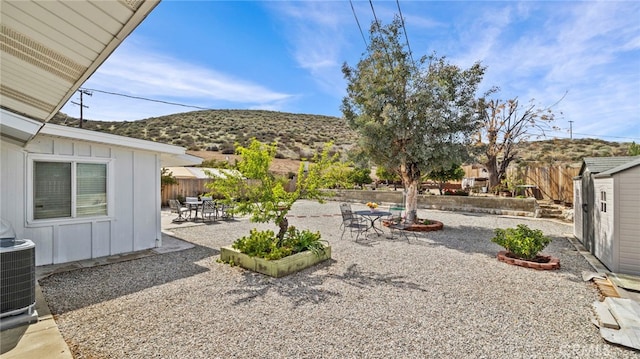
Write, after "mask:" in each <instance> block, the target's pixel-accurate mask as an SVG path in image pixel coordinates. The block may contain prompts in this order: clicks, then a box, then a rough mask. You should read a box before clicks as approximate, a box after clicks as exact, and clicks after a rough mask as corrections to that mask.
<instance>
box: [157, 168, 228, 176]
mask: <svg viewBox="0 0 640 359" xmlns="http://www.w3.org/2000/svg"><path fill="white" fill-rule="evenodd" d="M165 168H166V169H167V170H169V171H170V172H171V175H172V176H173V177H175V178H198V179H206V178H211V177H209V176H207V174H206V172H209V173H211V174H212V175H213V176H214V177H224V176H225V175H226V174H227V173H234V174H236V175H239V174H240V172H238V171H237V170H230V169H220V168H206V167H165Z"/></svg>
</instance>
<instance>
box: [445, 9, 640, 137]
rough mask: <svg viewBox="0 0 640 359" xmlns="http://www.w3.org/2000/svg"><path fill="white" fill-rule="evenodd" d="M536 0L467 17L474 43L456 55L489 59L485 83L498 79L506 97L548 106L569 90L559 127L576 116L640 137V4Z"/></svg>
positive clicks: (597, 131) (583, 122)
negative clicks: (471, 19)
mask: <svg viewBox="0 0 640 359" xmlns="http://www.w3.org/2000/svg"><path fill="white" fill-rule="evenodd" d="M530 5H531V6H530V7H528V8H526V9H524V8H521V7H519V8H517V9H516V11H514V9H515V8H516V7H518V6H520V5H519V4H518V5H514V6H513V7H510V8H501V11H497V9H494V8H492V7H489V8H486V9H485V12H484V13H481V14H480V15H479V16H478V19H477V20H476V22H474V23H472V24H466V28H468V29H469V32H465V33H462V34H461V39H462V40H463V41H465V42H467V43H468V44H469V48H468V50H467V51H465V52H461V53H459V54H457V55H456V62H457V63H461V64H465V65H466V66H468V63H471V61H474V60H479V59H482V60H483V64H484V65H487V66H488V69H487V74H486V76H485V83H484V84H483V85H484V86H485V87H486V88H488V87H489V86H491V85H497V86H500V87H501V88H502V91H501V92H500V93H499V94H498V95H497V96H498V97H501V98H510V97H515V96H518V97H519V98H520V99H521V100H523V101H526V100H529V99H531V98H535V100H536V103H540V104H541V105H542V106H549V105H552V104H553V103H555V102H556V101H558V100H559V99H560V98H561V97H562V96H563V94H564V93H565V92H567V91H568V94H567V96H566V97H565V98H564V99H563V100H562V101H561V102H560V103H559V104H558V105H557V107H556V109H557V111H562V112H563V113H564V115H563V117H560V118H559V120H557V121H556V122H557V123H556V125H558V126H561V127H563V128H566V129H568V127H569V126H568V121H569V120H572V121H574V123H573V126H574V132H575V133H582V134H585V135H590V136H591V137H606V136H616V135H617V136H620V134H624V136H628V137H629V138H631V139H633V138H635V139H638V138H640V128H639V127H640V125H639V123H640V71H639V70H640V53H639V52H638V49H639V48H640V47H639V46H638V45H639V44H640V40H639V38H640V22H638V21H637V20H638V15H639V14H640V6H639V5H638V3H632V2H606V3H598V2H580V3H574V2H566V3H532V4H530ZM496 7H497V6H496ZM490 14H492V15H491V16H490ZM540 19H545V20H544V21H542V22H541V20H540ZM474 40H475V41H474ZM567 135H568V134H567ZM583 137H586V136H583ZM610 140H615V138H610ZM621 140H624V139H621Z"/></svg>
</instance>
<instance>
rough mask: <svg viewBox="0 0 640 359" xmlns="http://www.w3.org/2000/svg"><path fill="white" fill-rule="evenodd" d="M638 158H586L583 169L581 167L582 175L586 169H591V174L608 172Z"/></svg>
mask: <svg viewBox="0 0 640 359" xmlns="http://www.w3.org/2000/svg"><path fill="white" fill-rule="evenodd" d="M637 158H638V157H635V156H619V157H585V158H584V159H583V162H582V167H580V175H582V174H583V173H584V171H585V170H586V169H589V172H591V173H600V172H604V171H608V170H610V169H612V168H615V167H618V166H621V165H623V164H625V163H627V162H630V161H633V160H635V159H637Z"/></svg>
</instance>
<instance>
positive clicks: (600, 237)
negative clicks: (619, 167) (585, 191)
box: [593, 178, 617, 271]
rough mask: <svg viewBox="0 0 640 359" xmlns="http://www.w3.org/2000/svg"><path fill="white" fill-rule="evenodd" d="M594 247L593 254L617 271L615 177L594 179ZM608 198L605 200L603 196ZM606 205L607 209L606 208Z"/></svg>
mask: <svg viewBox="0 0 640 359" xmlns="http://www.w3.org/2000/svg"><path fill="white" fill-rule="evenodd" d="M593 184H594V188H595V191H594V195H595V196H594V197H595V201H593V203H594V204H595V206H594V208H593V214H594V221H593V224H594V227H595V228H594V234H595V238H594V247H593V254H594V255H595V256H596V257H597V258H598V259H600V261H601V262H602V263H603V264H604V265H605V266H607V268H609V269H610V270H612V271H616V264H617V263H616V261H615V260H614V258H615V257H616V256H615V252H616V248H615V247H616V242H615V241H614V240H613V238H614V214H615V211H614V206H615V204H614V198H613V197H614V194H613V178H595V179H594V183H593ZM603 193H604V195H605V198H606V200H605V201H603V199H602V196H603ZM604 206H606V209H605V208H604Z"/></svg>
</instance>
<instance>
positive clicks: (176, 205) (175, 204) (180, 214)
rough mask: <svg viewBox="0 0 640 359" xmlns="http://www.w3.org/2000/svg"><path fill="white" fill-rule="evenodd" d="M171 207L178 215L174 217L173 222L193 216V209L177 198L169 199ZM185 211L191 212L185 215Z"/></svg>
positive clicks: (182, 220) (172, 211)
mask: <svg viewBox="0 0 640 359" xmlns="http://www.w3.org/2000/svg"><path fill="white" fill-rule="evenodd" d="M169 208H171V213H176V214H177V215H178V217H176V218H174V219H173V220H172V222H184V221H186V220H188V219H189V218H190V217H191V210H190V209H189V208H188V207H184V206H182V205H181V204H180V201H178V200H177V199H170V200H169ZM184 213H189V214H188V216H187V217H185V216H183V214H184Z"/></svg>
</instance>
